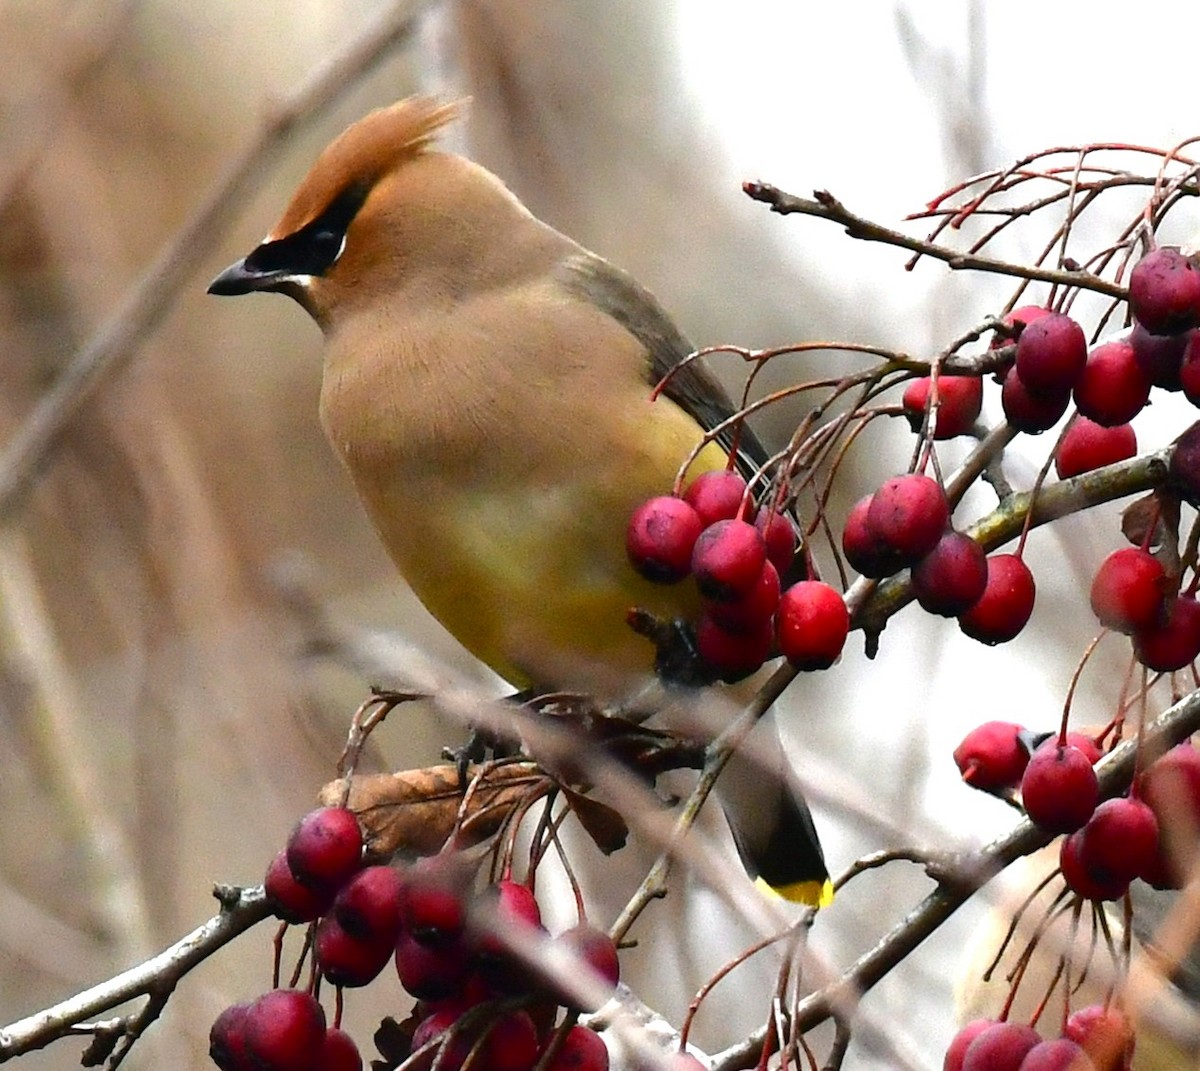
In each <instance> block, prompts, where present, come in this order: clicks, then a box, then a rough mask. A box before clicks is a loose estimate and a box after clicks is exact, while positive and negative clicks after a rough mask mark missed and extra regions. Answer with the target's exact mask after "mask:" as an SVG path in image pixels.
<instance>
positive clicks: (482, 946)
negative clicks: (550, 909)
mask: <svg viewBox="0 0 1200 1071" xmlns="http://www.w3.org/2000/svg"><path fill="white" fill-rule="evenodd" d="M541 925H542V913H541V910H540V909H539V908H538V902H537V898H536V897H535V896H534V895H533V890H532V889H531V888H530V887H529V886H528V885H522V884H521V883H520V882H517V881H513V880H511V879H510V878H503V879H501V880H500V881H498V882H496V884H495V885H492V886H489V888H488V889H486V890H484V896H483V897H482V898H481V900H480V901H479V903H477V904H476V905H475V907H474V908H473V910H472V937H473V943H474V946H475V950H476V952H478V953H482V954H483V955H485V956H505V955H507V953H508V946H507V945H506V944H505V943H504V941H503V940H502V939H501V938H500V937H498V936H497V934H503V933H505V932H510V931H513V930H516V931H519V932H520V933H523V934H526V935H529V934H532V933H534V932H535V931H536V930H539V929H540V928H541Z"/></svg>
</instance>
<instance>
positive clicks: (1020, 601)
mask: <svg viewBox="0 0 1200 1071" xmlns="http://www.w3.org/2000/svg"><path fill="white" fill-rule="evenodd" d="M1036 597H1037V585H1036V584H1035V583H1034V581H1033V574H1032V573H1031V572H1030V571H1029V566H1027V565H1026V564H1025V562H1024V561H1022V560H1021V559H1020V558H1019V557H1017V555H1015V554H994V555H992V556H991V557H990V558H988V560H987V584H986V585H985V587H984V589H983V594H982V595H981V596H980V597H979V599H978V600H977V601H976V603H975V605H974V606H972V607H971V608H970V609H969V610H967V611H966V612H965V613H963V614H962V615H961V616H960V617H959V619H958V627H959V628H960V629H962V631H963V632H964V633H965V634H966V635H968V636H970V637H971V639H973V640H978V641H979V642H980V643H986V644H988V645H994V644H997V643H1007V642H1008V641H1009V640H1012V639H1015V638H1016V637H1017V636H1018V635H1020V632H1021V630H1022V629H1023V628H1024V627H1025V625H1026V624H1027V623H1028V621H1029V618H1030V616H1031V615H1032V614H1033V604H1034V601H1035V599H1036Z"/></svg>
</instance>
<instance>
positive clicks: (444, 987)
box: [396, 933, 471, 1000]
mask: <svg viewBox="0 0 1200 1071" xmlns="http://www.w3.org/2000/svg"><path fill="white" fill-rule="evenodd" d="M470 969H471V962H470V956H469V955H468V953H467V948H466V945H465V944H464V943H463V942H462V941H448V942H445V943H443V944H441V945H439V946H438V947H436V948H431V947H430V946H429V945H426V944H422V943H421V942H420V941H418V940H417V939H416V938H414V937H413V936H412V935H411V934H407V933H402V934H401V935H400V940H399V941H397V942H396V974H397V975H399V977H400V984H401V985H402V986H404V988H405V990H407V991H408V992H409V993H411V994H412V995H413V996H414V997H416V998H417V999H418V1000H446V999H448V998H450V997H454V996H457V995H458V994H459V993H461V992H462V990H463V986H464V985H465V984H466V982H467V976H468V975H469V974H470Z"/></svg>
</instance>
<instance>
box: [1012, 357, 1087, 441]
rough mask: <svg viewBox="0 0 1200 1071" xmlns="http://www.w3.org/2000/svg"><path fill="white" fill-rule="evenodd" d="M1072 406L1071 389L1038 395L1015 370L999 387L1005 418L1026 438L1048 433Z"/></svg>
mask: <svg viewBox="0 0 1200 1071" xmlns="http://www.w3.org/2000/svg"><path fill="white" fill-rule="evenodd" d="M1070 403H1071V392H1070V390H1064V391H1062V392H1060V393H1058V394H1036V393H1034V392H1033V391H1031V390H1030V389H1029V388H1028V387H1027V386H1026V385H1025V382H1024V380H1022V379H1021V377H1020V376H1019V375H1018V374H1017V370H1016V369H1015V368H1013V369H1011V370H1010V371H1009V373H1008V375H1007V376H1005V377H1004V385H1003V386H1002V387H1001V388H1000V407H1001V408H1002V409H1003V410H1004V419H1005V420H1007V421H1008V423H1009V425H1010V426H1011V427H1013V428H1015V429H1016V430H1017V431H1020V432H1024V433H1025V434H1026V435H1040V434H1041V433H1042V432H1043V431H1049V430H1050V429H1051V428H1052V427H1054V425H1055V424H1057V423H1058V422H1059V421H1060V420H1061V419H1062V416H1063V414H1064V413H1065V412H1066V411H1067V406H1068V405H1070Z"/></svg>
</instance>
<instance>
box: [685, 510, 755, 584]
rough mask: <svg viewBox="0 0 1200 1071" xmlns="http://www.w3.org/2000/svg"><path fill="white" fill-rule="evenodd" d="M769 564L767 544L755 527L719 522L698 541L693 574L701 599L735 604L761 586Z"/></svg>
mask: <svg viewBox="0 0 1200 1071" xmlns="http://www.w3.org/2000/svg"><path fill="white" fill-rule="evenodd" d="M766 560H767V544H766V543H765V542H764V541H763V537H762V536H761V535H760V534H759V531H758V529H757V528H755V527H754V525H752V524H750V523H749V522H747V521H737V520H727V521H717V522H716V523H715V524H710V525H709V526H708V527H707V528H705V529H704V531H703V532H701V533H700V538H699V539H697V540H696V546H695V549H694V550H693V551H692V572H693V573H694V574H695V576H696V586H697V587H698V588H699V589H700V594H701V595H704V596H706V597H707V598H710V599H717V600H720V601H724V602H733V601H734V600H736V599H739V598H741V597H742V596H744V595H746V594H748V593H749V591H750V589H751V588H753V587H754V585H755V584H756V583H758V579H759V577H760V576H761V575H762V568H763V565H764V564H765V563H766Z"/></svg>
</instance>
